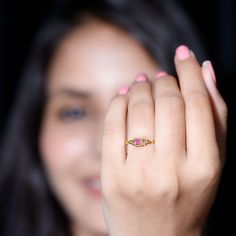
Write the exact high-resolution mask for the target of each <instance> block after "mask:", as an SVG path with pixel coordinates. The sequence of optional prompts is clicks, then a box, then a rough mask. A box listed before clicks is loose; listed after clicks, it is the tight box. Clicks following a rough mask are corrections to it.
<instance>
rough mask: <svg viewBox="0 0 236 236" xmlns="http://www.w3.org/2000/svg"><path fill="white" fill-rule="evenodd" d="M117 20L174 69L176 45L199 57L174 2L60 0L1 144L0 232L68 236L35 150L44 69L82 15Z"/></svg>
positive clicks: (38, 45)
mask: <svg viewBox="0 0 236 236" xmlns="http://www.w3.org/2000/svg"><path fill="white" fill-rule="evenodd" d="M86 12H87V13H89V14H90V15H93V16H96V17H98V18H99V19H102V20H105V21H108V22H111V23H112V24H114V25H117V26H119V27H121V28H123V29H125V30H126V31H127V32H129V33H130V35H132V36H133V37H134V38H136V39H137V40H138V41H139V42H140V43H141V44H142V45H143V47H144V48H146V50H147V51H148V52H149V53H150V55H151V56H152V57H153V59H154V60H155V61H156V62H158V64H159V65H160V66H161V67H162V68H163V69H165V70H167V71H168V72H169V73H172V74H175V69H174V63H173V56H174V52H175V48H176V47H177V46H178V45H180V44H186V45H188V46H190V48H192V49H193V50H194V52H195V53H196V55H197V56H198V58H199V59H200V60H202V59H203V57H204V56H205V54H204V52H203V49H202V46H201V45H200V43H199V39H198V37H197V35H196V33H195V32H194V30H193V28H194V27H193V25H192V24H191V23H190V22H189V20H188V18H187V17H186V15H185V14H184V13H183V12H182V10H180V9H179V8H178V7H177V6H175V5H174V3H172V2H170V1H166V0H165V1H158V0H156V1H155V0H129V1H127V0H106V1H105V0H103V1H102V0H100V1H88V0H85V1H69V0H65V1H61V3H60V4H59V5H58V7H57V8H55V9H54V11H53V12H52V13H51V16H50V18H46V21H47V22H46V23H44V25H43V27H42V29H41V31H40V32H39V34H38V35H37V37H36V38H35V41H34V44H33V46H32V50H31V53H30V55H29V59H28V61H27V63H26V67H25V70H24V73H23V76H22V80H21V82H22V83H21V86H20V87H19V92H18V94H17V96H16V102H15V105H14V106H13V108H12V112H11V116H10V119H9V122H8V126H7V128H6V133H5V136H4V140H3V142H2V145H1V159H0V209H1V210H0V224H1V225H0V229H1V235H3V236H32V235H33V236H49V235H57V236H62V235H70V234H71V233H70V231H69V227H68V225H69V224H68V223H69V220H68V217H67V216H66V214H65V212H64V211H63V209H62V208H61V206H60V204H59V203H58V202H57V200H56V197H55V196H54V194H53V192H52V191H51V189H50V187H49V184H48V181H47V179H46V175H45V172H44V168H43V166H42V163H41V158H40V154H39V153H40V152H39V150H38V135H39V130H40V125H41V118H42V115H43V108H44V104H45V102H46V96H45V86H46V83H45V81H46V79H45V78H46V72H47V66H48V64H49V60H50V58H51V56H52V54H53V52H54V50H55V49H56V48H57V46H58V44H59V43H60V42H61V40H62V39H63V38H64V37H65V36H66V35H67V34H68V33H69V32H70V31H71V30H73V29H74V27H75V26H77V25H78V24H79V23H81V24H82V23H83V22H84V20H85V19H86V17H83V16H85V15H86V14H84V13H86Z"/></svg>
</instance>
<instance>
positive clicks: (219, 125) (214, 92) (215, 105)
mask: <svg viewBox="0 0 236 236" xmlns="http://www.w3.org/2000/svg"><path fill="white" fill-rule="evenodd" d="M202 74H203V79H204V82H205V84H206V87H207V89H208V92H209V95H210V100H211V104H212V109H213V112H214V120H215V129H216V136H217V142H218V146H219V150H220V157H221V161H222V164H224V162H225V155H226V153H225V152H226V150H225V148H226V133H227V115H228V109H227V105H226V103H225V101H224V100H223V98H222V96H221V94H220V92H219V91H218V89H217V86H216V76H215V72H214V69H213V66H212V64H211V62H210V61H204V62H203V64H202Z"/></svg>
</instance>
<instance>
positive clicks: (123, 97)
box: [102, 86, 129, 167]
mask: <svg viewBox="0 0 236 236" xmlns="http://www.w3.org/2000/svg"><path fill="white" fill-rule="evenodd" d="M128 90H129V87H128V86H123V87H121V88H120V90H119V92H118V94H117V95H116V96H114V97H113V99H112V100H111V102H110V104H109V106H108V109H107V112H106V115H105V119H104V126H103V132H102V133H103V135H102V165H103V166H105V165H106V164H108V165H109V164H112V165H115V166H116V167H118V166H119V165H121V163H122V162H123V161H124V160H125V159H126V152H125V146H124V139H125V132H126V111H127V101H128V96H127V93H128Z"/></svg>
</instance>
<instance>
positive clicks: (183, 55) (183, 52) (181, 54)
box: [175, 45, 190, 60]
mask: <svg viewBox="0 0 236 236" xmlns="http://www.w3.org/2000/svg"><path fill="white" fill-rule="evenodd" d="M175 53H176V57H177V59H179V60H186V59H188V58H189V57H190V52H189V48H188V47H187V46H185V45H180V46H179V47H177V49H176V51H175Z"/></svg>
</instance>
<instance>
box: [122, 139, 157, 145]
mask: <svg viewBox="0 0 236 236" xmlns="http://www.w3.org/2000/svg"><path fill="white" fill-rule="evenodd" d="M154 142H155V141H154V140H153V141H151V140H149V139H146V138H133V139H131V140H129V141H127V142H126V144H132V145H133V146H135V147H143V146H145V145H147V144H149V143H154Z"/></svg>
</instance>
